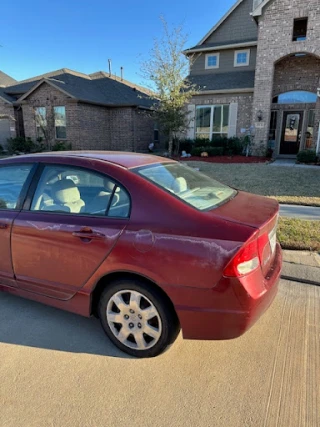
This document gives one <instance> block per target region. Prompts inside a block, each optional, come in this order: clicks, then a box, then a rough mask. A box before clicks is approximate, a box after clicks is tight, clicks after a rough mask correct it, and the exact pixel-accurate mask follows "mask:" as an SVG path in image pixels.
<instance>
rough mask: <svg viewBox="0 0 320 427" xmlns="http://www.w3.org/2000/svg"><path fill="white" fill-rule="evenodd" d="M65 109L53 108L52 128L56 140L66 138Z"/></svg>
mask: <svg viewBox="0 0 320 427" xmlns="http://www.w3.org/2000/svg"><path fill="white" fill-rule="evenodd" d="M66 125H67V122H66V107H54V127H55V132H56V139H66V138H67V128H66Z"/></svg>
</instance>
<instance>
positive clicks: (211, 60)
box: [206, 53, 220, 70]
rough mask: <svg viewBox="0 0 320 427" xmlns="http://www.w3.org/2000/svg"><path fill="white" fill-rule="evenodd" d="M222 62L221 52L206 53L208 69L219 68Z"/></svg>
mask: <svg viewBox="0 0 320 427" xmlns="http://www.w3.org/2000/svg"><path fill="white" fill-rule="evenodd" d="M219 63H220V53H215V54H212V53H209V54H208V55H206V70H210V69H212V68H219Z"/></svg>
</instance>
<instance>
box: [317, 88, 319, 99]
mask: <svg viewBox="0 0 320 427" xmlns="http://www.w3.org/2000/svg"><path fill="white" fill-rule="evenodd" d="M317 95H318V97H319V98H320V87H318V90H317Z"/></svg>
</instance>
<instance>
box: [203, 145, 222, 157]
mask: <svg viewBox="0 0 320 427" xmlns="http://www.w3.org/2000/svg"><path fill="white" fill-rule="evenodd" d="M205 151H206V152H207V153H208V154H209V156H210V157H211V156H223V147H205Z"/></svg>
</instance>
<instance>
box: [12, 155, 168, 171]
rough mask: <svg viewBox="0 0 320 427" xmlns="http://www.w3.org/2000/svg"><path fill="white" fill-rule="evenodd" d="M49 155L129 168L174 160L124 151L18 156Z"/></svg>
mask: <svg viewBox="0 0 320 427" xmlns="http://www.w3.org/2000/svg"><path fill="white" fill-rule="evenodd" d="M48 157H60V158H68V157H81V158H87V159H97V160H103V161H106V162H109V163H113V164H116V165H119V166H122V167H124V168H127V169H131V168H136V167H140V166H146V165H151V164H156V163H169V162H172V161H173V160H171V159H168V158H165V157H160V156H154V155H152V154H140V153H128V152H124V151H56V152H50V153H36V154H28V155H23V156H19V157H18V158H19V159H22V158H28V159H37V160H40V159H42V158H43V159H45V158H48Z"/></svg>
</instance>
